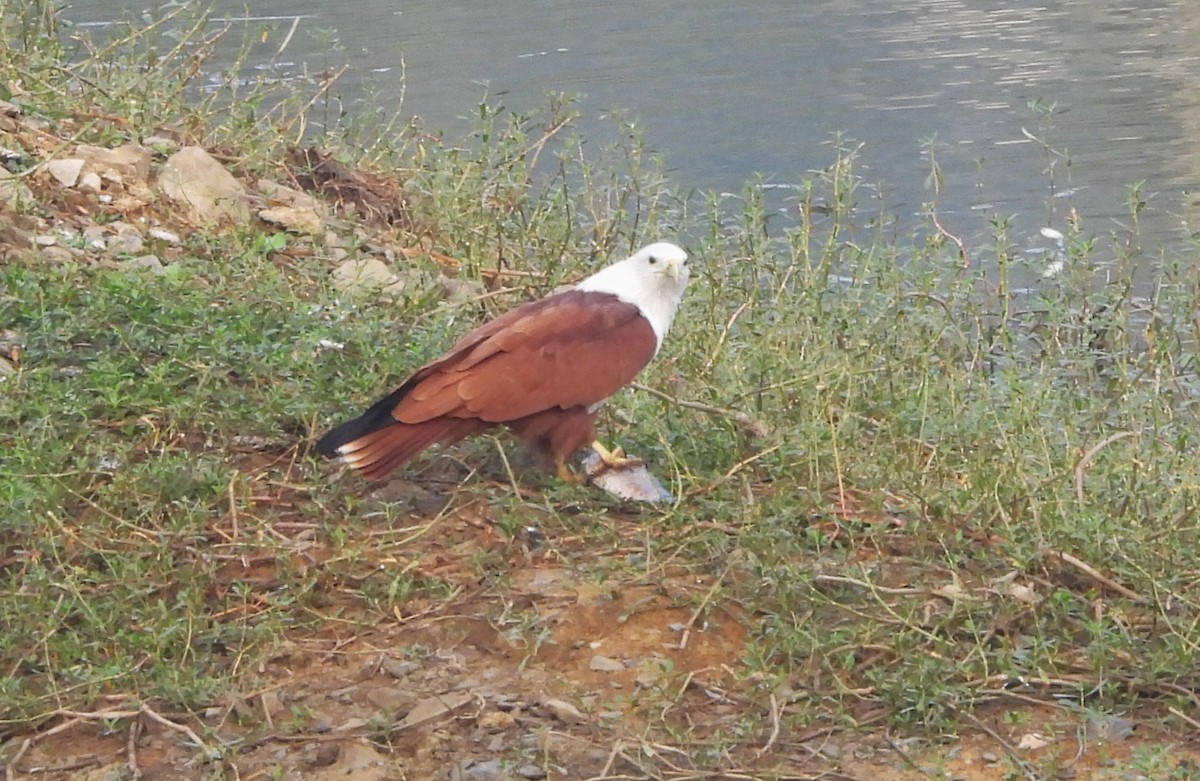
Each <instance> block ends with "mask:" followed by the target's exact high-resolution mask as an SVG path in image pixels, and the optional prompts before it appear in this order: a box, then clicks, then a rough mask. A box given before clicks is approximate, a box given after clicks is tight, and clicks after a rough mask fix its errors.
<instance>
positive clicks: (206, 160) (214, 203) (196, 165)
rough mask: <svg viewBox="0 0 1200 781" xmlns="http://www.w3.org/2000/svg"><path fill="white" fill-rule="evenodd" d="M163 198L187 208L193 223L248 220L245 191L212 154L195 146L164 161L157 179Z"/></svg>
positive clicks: (204, 223)
mask: <svg viewBox="0 0 1200 781" xmlns="http://www.w3.org/2000/svg"><path fill="white" fill-rule="evenodd" d="M158 188H159V190H160V191H161V192H162V193H163V195H165V196H167V197H168V198H170V199H171V200H172V201H175V202H176V203H178V204H181V205H183V206H186V207H188V208H189V209H190V210H191V216H192V219H193V221H194V222H196V223H198V224H201V225H207V224H212V223H219V222H234V223H245V222H247V221H248V220H249V219H250V209H249V207H248V206H247V205H246V190H245V188H243V187H242V185H241V183H240V182H238V180H237V179H234V178H233V175H232V174H231V173H229V172H228V171H226V170H225V167H224V166H222V165H221V164H220V163H219V162H217V161H216V160H215V159H214V158H213V157H212V155H210V154H208V152H205V151H204V150H203V149H201V148H200V147H198V146H189V147H184V148H183V149H180V150H179V151H178V152H176V153H175V154H173V155H171V156H170V157H169V158H167V162H166V163H164V164H163V169H162V172H161V173H160V174H159V176H158Z"/></svg>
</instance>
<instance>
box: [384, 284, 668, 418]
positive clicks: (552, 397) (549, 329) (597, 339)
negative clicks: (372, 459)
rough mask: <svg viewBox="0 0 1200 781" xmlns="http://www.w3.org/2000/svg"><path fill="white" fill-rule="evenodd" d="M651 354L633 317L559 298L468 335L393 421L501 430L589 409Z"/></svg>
mask: <svg viewBox="0 0 1200 781" xmlns="http://www.w3.org/2000/svg"><path fill="white" fill-rule="evenodd" d="M656 345H657V341H656V338H655V336H654V331H653V329H651V327H650V324H649V322H647V321H646V319H645V318H644V317H643V316H642V314H641V312H640V311H638V309H637V307H635V306H633V305H631V304H626V303H624V302H622V301H620V300H619V299H617V298H616V297H615V296H611V295H608V294H604V293H585V292H580V291H575V290H572V291H567V292H565V293H560V294H558V295H554V296H550V297H549V298H544V299H542V300H540V301H534V302H531V303H529V304H525V305H524V306H521V307H518V308H517V309H514V310H512V311H510V312H507V313H506V314H504V315H501V316H500V317H498V318H496V319H495V320H492V321H491V322H489V323H486V324H485V325H483V326H480V327H479V328H477V329H476V330H474V331H472V332H471V333H469V334H467V336H465V337H463V339H461V340H460V341H459V342H458V344H456V345H455V346H454V347H453V348H451V350H450V352H449V353H447V354H446V355H445V356H444V357H442V358H440V359H438V360H436V361H434V362H433V363H430V364H427V365H426V366H424V367H422V368H421V369H419V370H418V371H417V372H416V373H415V374H414V375H413V376H412V377H411V378H410V379H409V381H408V382H406V383H404V386H405V387H406V388H407V391H406V392H404V393H403V394H402V395H400V397H399V398H398V399H397V400H396V405H395V407H394V408H393V409H392V416H393V417H394V418H395V419H396V420H398V421H400V422H402V423H421V422H424V421H427V420H432V419H434V418H437V417H441V416H450V417H454V418H474V419H478V420H483V421H486V422H488V423H504V422H507V421H511V420H516V419H518V418H523V417H526V416H528V415H532V414H534V413H537V412H541V411H544V410H548V409H553V408H556V407H557V408H562V409H566V408H570V407H590V406H592V405H594V404H597V403H599V402H601V401H603V400H604V399H606V398H608V397H609V396H611V395H612V394H614V393H616V392H617V391H618V390H620V389H621V388H622V387H624V386H625V385H627V384H628V383H629V382H630V381H631V380H632V379H633V378H634V377H635V376H637V373H638V372H639V371H641V370H642V368H643V367H644V366H645V365H646V364H647V363H649V362H650V359H651V358H652V357H654V352H655V347H656Z"/></svg>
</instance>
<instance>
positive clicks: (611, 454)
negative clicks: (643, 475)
mask: <svg viewBox="0 0 1200 781" xmlns="http://www.w3.org/2000/svg"><path fill="white" fill-rule="evenodd" d="M592 450H595V451H596V455H598V456H600V463H602V464H603V465H604V466H605V468H607V469H621V468H624V467H628V466H643V465H644V464H645V463H646V462H645V461H643V460H642V459H640V458H628V457H627V456H626V455H625V449H624V448H622V447H615V448H613V449H612V450H609V449H608V448H606V447H605V446H604V445H602V444H600V442H599V440H597V441H596V442H593V443H592Z"/></svg>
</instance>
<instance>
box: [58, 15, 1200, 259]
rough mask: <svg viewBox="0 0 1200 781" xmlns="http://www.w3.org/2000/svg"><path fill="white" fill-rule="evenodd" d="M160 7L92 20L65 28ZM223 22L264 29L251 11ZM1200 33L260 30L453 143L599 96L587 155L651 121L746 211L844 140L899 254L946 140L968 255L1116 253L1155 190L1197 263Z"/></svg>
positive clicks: (835, 25)
mask: <svg viewBox="0 0 1200 781" xmlns="http://www.w3.org/2000/svg"><path fill="white" fill-rule="evenodd" d="M144 7H145V4H144V3H131V2H129V0H94V1H93V2H89V3H87V4H86V6H84V5H79V6H75V7H71V8H69V9H68V10H67V12H66V15H67V17H68V18H71V19H74V20H75V21H78V22H81V23H103V22H105V21H108V20H111V19H115V18H123V17H125V16H127V15H128V14H129V13H131V12H133V13H137V12H139V11H141V10H142V9H143V8H144ZM215 13H216V15H217V16H225V17H229V18H246V17H247V13H246V6H245V5H244V4H243V3H241V2H234V1H233V0H218V2H216V4H215ZM1197 19H1200V14H1196V13H1195V9H1194V7H1192V6H1191V5H1190V3H1189V2H1187V0H1107V1H1106V0H1062V1H1061V2H1056V3H1053V4H1047V3H1044V2H1038V0H1015V1H1011V2H999V1H998V0H997V1H994V2H987V1H983V2H981V1H980V0H890V1H889V2H884V1H883V0H811V1H809V2H798V1H797V0H791V1H787V2H785V1H784V0H774V1H773V2H772V1H770V0H766V1H761V0H760V1H759V2H753V3H750V2H736V1H735V0H721V1H720V2H716V1H715V0H689V1H687V2H685V1H684V0H658V1H650V2H646V1H645V0H642V1H639V2H635V1H634V0H607V1H606V2H603V3H591V2H579V1H578V0H576V1H575V2H571V1H570V0H542V1H540V2H534V0H508V1H507V2H505V3H494V4H489V3H465V2H446V0H407V1H401V2H397V1H396V0H359V1H358V2H353V3H343V4H332V3H328V2H323V1H322V2H318V1H317V0H290V1H287V0H259V1H258V2H255V3H253V4H252V5H251V6H250V12H249V17H248V18H247V20H246V21H245V22H243V23H244V24H245V25H247V26H248V29H249V30H250V31H251V32H252V33H253V35H252V36H251V37H252V38H254V39H260V38H261V39H265V42H263V43H261V44H259V45H258V46H257V47H256V49H255V51H254V55H253V56H254V57H255V58H257V61H259V62H267V61H270V60H271V59H273V58H275V59H277V60H279V61H282V62H283V63H284V65H283V69H284V70H285V71H290V72H292V73H299V72H301V71H302V70H303V69H304V68H305V67H308V68H309V69H310V70H312V69H320V67H322V64H323V63H324V57H323V52H324V51H325V50H326V49H327V48H328V47H329V46H330V45H331V44H332V45H335V46H337V47H340V48H342V49H344V50H345V53H346V55H347V56H348V57H349V58H350V59H351V60H352V61H353V63H354V69H353V71H352V72H350V73H348V74H347V75H346V76H344V77H343V78H342V81H341V82H340V85H339V89H341V91H342V95H343V96H344V97H347V98H350V99H353V97H354V96H355V95H356V94H359V91H360V90H361V89H362V84H363V82H364V80H366V81H369V82H370V83H371V84H372V85H373V89H375V90H376V91H377V92H379V94H380V96H381V97H382V98H383V100H384V102H385V103H387V104H399V103H400V100H401V95H403V104H402V109H403V111H404V112H405V113H406V114H411V115H416V116H419V117H420V118H421V119H422V122H423V124H424V126H425V127H426V128H427V129H431V130H442V131H444V132H445V134H446V136H447V138H449V139H458V138H460V137H462V136H463V135H465V134H466V133H468V132H469V131H470V129H471V127H472V125H471V121H472V120H471V119H470V117H472V116H473V115H474V113H475V110H476V107H477V105H478V103H479V101H480V99H481V98H482V97H483V96H484V95H487V96H488V99H489V100H490V101H492V102H494V103H502V104H503V105H504V106H505V107H506V108H509V109H512V110H515V111H529V110H531V109H534V108H537V107H540V106H543V105H545V98H544V94H545V92H546V91H555V92H560V91H561V92H573V93H580V94H581V95H582V96H583V97H582V98H581V102H580V107H581V108H582V109H583V110H584V112H585V115H586V116H585V119H584V120H583V122H582V124H581V125H580V129H581V131H582V132H583V134H584V135H585V136H588V137H591V136H593V135H594V136H595V137H597V138H601V137H606V134H607V135H611V133H612V128H613V124H612V122H611V120H609V119H606V117H607V116H608V115H609V114H611V113H614V112H621V113H623V114H624V115H627V116H629V117H635V118H636V119H637V121H638V123H639V126H640V127H641V129H642V131H643V133H644V137H645V139H646V141H647V143H648V146H650V147H651V149H653V150H655V151H656V152H657V153H659V154H661V155H662V157H663V158H664V159H665V161H666V162H667V165H668V169H669V172H670V175H671V177H672V181H673V183H674V184H676V185H678V186H681V187H684V188H698V189H704V190H717V191H730V192H739V191H740V190H741V188H742V186H743V184H744V183H745V182H746V181H747V180H749V179H750V178H752V177H754V176H755V175H759V174H760V175H762V176H763V177H764V178H765V179H766V181H768V182H770V183H773V184H777V185H784V186H786V185H788V184H792V183H796V182H798V181H800V180H801V179H803V178H804V177H805V176H806V174H807V173H808V172H809V171H811V170H814V169H820V168H823V167H825V166H827V165H829V163H830V162H831V161H832V159H833V153H832V151H831V149H830V143H831V140H832V139H833V138H834V136H835V135H836V134H838V133H841V134H844V136H845V137H846V138H849V139H852V140H854V141H857V142H861V143H862V144H863V145H864V147H863V152H862V157H861V160H862V166H861V167H860V169H859V173H861V174H862V175H864V176H865V177H866V178H867V180H868V181H869V182H870V183H871V184H873V185H877V186H878V193H879V205H881V206H882V207H884V208H886V209H887V210H889V211H892V212H894V213H895V214H896V215H897V216H898V217H899V223H898V226H897V231H898V232H901V233H903V232H905V231H908V230H912V229H914V227H915V226H917V225H919V220H918V219H917V217H916V215H918V214H919V213H920V212H921V210H922V204H923V203H925V202H927V201H929V200H930V199H931V197H932V194H931V193H930V192H929V191H928V190H927V189H925V187H924V183H925V181H926V177H927V174H928V172H929V168H928V163H927V161H926V160H925V159H924V158H923V156H922V149H923V145H924V143H925V142H927V141H929V140H931V139H935V138H936V139H937V147H936V148H937V149H938V159H939V162H940V164H941V167H942V172H943V176H944V182H945V184H944V187H943V189H942V192H941V193H940V196H939V198H938V204H939V206H938V208H939V214H940V216H941V218H942V221H943V223H944V224H945V226H946V227H947V229H949V230H952V231H954V232H956V233H959V234H961V235H963V236H964V237H965V238H967V239H968V240H971V241H983V240H984V237H985V236H986V235H987V234H988V232H989V229H988V221H989V219H992V218H993V217H1001V218H1008V217H1012V218H1013V224H1014V226H1015V228H1016V232H1017V234H1018V236H1019V237H1021V240H1022V241H1028V242H1030V243H1037V242H1038V241H1040V240H1041V239H1040V237H1039V234H1038V231H1039V229H1040V228H1042V227H1044V226H1049V227H1053V228H1056V229H1059V230H1063V231H1065V230H1066V229H1067V225H1066V215H1067V214H1068V213H1069V211H1070V210H1072V209H1074V210H1076V212H1077V213H1078V214H1079V216H1080V217H1081V219H1082V222H1083V227H1084V230H1085V232H1087V233H1091V234H1096V235H1099V236H1106V235H1107V234H1109V233H1110V232H1112V231H1120V230H1123V227H1124V226H1125V225H1127V223H1128V212H1127V210H1126V208H1125V202H1126V198H1127V194H1128V192H1129V187H1130V185H1131V184H1133V183H1134V182H1140V181H1144V182H1145V185H1144V188H1143V192H1144V196H1145V197H1148V198H1149V203H1150V206H1149V208H1148V210H1147V212H1146V214H1145V216H1144V218H1143V221H1142V226H1143V235H1144V236H1145V238H1146V242H1145V243H1146V244H1147V245H1148V246H1152V245H1156V244H1158V243H1165V244H1166V245H1168V246H1171V247H1173V248H1182V247H1185V246H1187V244H1186V236H1187V235H1188V233H1189V229H1188V227H1187V226H1186V225H1185V221H1186V220H1188V219H1189V218H1190V214H1189V212H1188V209H1187V204H1188V203H1189V198H1188V196H1187V195H1186V193H1188V192H1190V191H1192V190H1194V189H1195V188H1196V185H1197V183H1200V154H1198V150H1197V146H1198V143H1200V141H1198V139H1200V132H1198V130H1200V128H1198V125H1200V22H1198V21H1197ZM297 20H298V21H297ZM293 25H294V26H295V29H294V30H293V29H292V28H293ZM289 31H290V32H291V33H292V34H291V37H290V39H289V40H288V44H287V47H286V48H285V50H284V51H283V52H282V54H278V55H276V50H277V48H278V46H279V44H280V43H281V42H282V41H283V40H284V39H285V38H287V36H288V33H289ZM402 63H403V66H404V68H405V72H406V74H407V78H406V79H404V80H402V79H401V78H400V73H401V64H402ZM402 88H403V89H402ZM1036 105H1040V106H1043V107H1046V106H1050V105H1053V106H1054V107H1055V108H1054V110H1053V112H1051V113H1050V114H1049V115H1045V114H1042V113H1039V112H1038V111H1036V110H1034V109H1031V106H1036ZM1040 142H1044V143H1040ZM1051 164H1053V171H1052V173H1051ZM778 205H779V206H780V208H781V209H782V210H783V213H781V214H780V216H779V218H778V220H779V222H780V224H786V223H787V221H788V220H790V219H791V217H790V216H789V214H788V212H787V203H786V200H781V202H780V203H779V204H778ZM1104 243H1105V242H1101V244H1102V245H1103V244H1104Z"/></svg>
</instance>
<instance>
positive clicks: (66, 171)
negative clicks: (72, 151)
mask: <svg viewBox="0 0 1200 781" xmlns="http://www.w3.org/2000/svg"><path fill="white" fill-rule="evenodd" d="M85 162H86V161H85V160H84V159H83V158H82V157H68V158H65V159H63V158H59V159H54V160H51V161H50V162H48V163H46V170H47V171H49V172H50V175H51V176H53V177H54V178H55V179H56V180H58V183H59V184H61V185H62V186H63V187H74V186H75V183H76V182H78V181H79V175H80V174H81V173H83V165H84V163H85Z"/></svg>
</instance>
